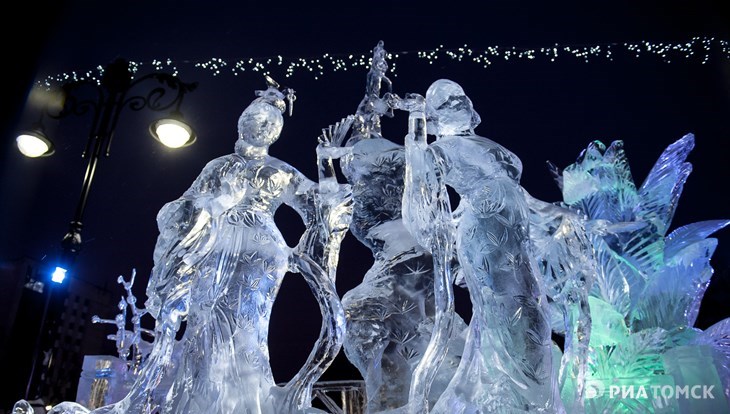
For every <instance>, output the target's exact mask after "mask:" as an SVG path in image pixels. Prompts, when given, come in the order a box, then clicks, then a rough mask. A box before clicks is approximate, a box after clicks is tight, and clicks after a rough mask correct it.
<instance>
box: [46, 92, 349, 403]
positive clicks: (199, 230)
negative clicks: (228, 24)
mask: <svg viewBox="0 0 730 414" xmlns="http://www.w3.org/2000/svg"><path fill="white" fill-rule="evenodd" d="M268 86H269V87H268V89H267V90H265V91H258V92H257V95H258V98H257V99H255V100H254V101H253V102H252V103H251V104H250V105H249V106H248V107H247V108H246V109H245V110H244V111H243V113H242V114H241V117H240V118H239V122H238V133H239V139H238V141H237V142H236V146H235V152H234V153H233V154H229V155H225V156H222V157H219V158H217V159H215V160H213V161H211V162H209V163H208V164H207V165H206V166H205V168H204V169H203V171H202V172H201V173H200V175H199V176H198V178H197V179H196V180H195V182H194V183H193V184H192V186H191V187H190V188H189V189H188V190H187V191H186V192H185V193H184V194H183V195H182V197H180V198H179V199H177V200H175V201H172V202H170V203H167V204H166V205H165V206H164V207H163V208H162V209H161V210H160V212H159V214H158V225H159V230H160V235H159V237H158V241H157V245H156V247H155V252H154V262H155V266H154V268H153V273H152V276H151V278H150V283H149V285H148V289H147V295H148V298H149V299H148V301H147V303H146V307H147V309H148V310H149V311H150V313H151V314H152V315H153V316H155V318H156V321H157V326H156V332H157V336H156V338H157V340H156V342H155V344H154V347H153V350H152V351H151V353H150V359H148V360H147V361H146V362H145V364H144V365H143V368H142V372H141V373H140V375H139V378H138V380H137V382H136V383H135V384H134V386H133V388H132V391H131V392H130V393H129V394H128V395H127V397H126V398H124V399H123V400H122V401H120V402H118V403H115V404H113V405H110V406H106V407H102V408H99V409H97V410H95V411H94V412H95V413H97V412H98V413H130V414H131V413H134V414H137V413H148V412H153V411H155V410H158V411H159V412H163V413H175V414H181V413H191V414H192V413H195V414H198V413H203V412H205V413H221V414H222V413H226V414H228V413H252V412H254V413H272V414H274V413H276V414H278V413H290V412H320V411H319V410H316V409H314V408H311V388H312V385H313V384H314V382H315V381H316V380H317V379H318V378H319V377H320V376H321V374H322V373H323V372H324V370H325V369H326V368H327V367H328V366H329V364H330V363H331V362H332V361H333V360H334V358H335V356H336V355H337V353H338V352H339V350H340V347H341V345H342V340H343V336H344V324H345V320H344V311H343V309H342V306H341V304H340V301H339V297H338V296H337V293H336V291H335V286H334V280H333V279H331V277H330V274H332V273H334V272H332V271H331V269H328V268H327V267H328V265H331V264H332V261H331V260H328V259H327V258H326V257H324V254H325V253H327V252H329V253H333V252H334V253H336V249H337V248H338V246H336V245H333V243H339V241H340V240H341V237H338V235H341V234H342V233H343V232H344V231H346V224H347V223H349V211H350V204H351V198H350V197H349V186H347V185H337V186H334V187H333V186H332V185H330V186H329V187H328V188H327V189H326V190H324V191H320V188H319V186H318V185H317V183H315V182H312V181H311V180H309V179H307V178H306V177H305V176H304V175H303V174H301V173H300V172H299V171H297V170H296V169H295V168H294V167H292V166H290V165H289V164H287V163H285V162H283V161H281V160H278V159H276V158H274V157H271V156H269V155H268V148H269V146H270V145H271V144H273V143H274V142H275V141H276V140H277V139H278V137H279V134H280V132H281V128H282V125H283V116H282V112H283V111H284V109H285V106H286V104H285V103H284V98H285V96H284V94H283V93H282V91H280V90H279V89H278V84H276V83H275V82H274V81H273V80H271V79H270V78H269V79H268ZM289 92H293V91H289ZM290 103H291V100H290ZM282 204H287V205H289V206H291V207H292V208H293V209H294V210H296V211H297V212H298V213H299V214H300V216H301V217H302V219H303V220H304V222H305V224H306V226H307V230H306V231H305V233H304V235H302V237H301V239H300V242H299V244H298V245H297V246H295V247H294V248H291V247H289V246H287V244H286V243H285V241H284V239H283V237H282V235H281V233H280V232H279V229H278V228H277V227H276V224H275V223H274V213H275V211H276V209H277V208H278V207H279V206H281V205H282ZM333 226H334V227H333ZM330 235H334V236H333V237H329V236H330ZM335 256H336V254H335ZM334 264H335V265H336V263H334ZM287 271H291V272H295V273H301V274H302V275H303V276H304V278H305V280H306V281H307V283H308V284H309V285H310V288H311V290H312V292H313V294H314V295H315V297H316V299H317V301H318V303H319V305H320V309H321V311H322V319H323V322H322V330H321V332H320V337H319V339H318V341H317V342H316V344H315V347H314V349H313V350H312V352H311V353H310V356H309V358H308V360H307V362H306V363H305V365H304V366H303V367H302V369H301V370H300V371H299V372H298V373H297V374H296V375H295V376H294V378H292V380H291V381H289V382H288V383H287V385H286V386H283V387H279V386H277V385H276V384H275V383H274V378H273V375H272V372H271V368H270V365H269V353H268V342H267V341H268V324H269V317H270V315H271V309H272V305H273V303H274V300H275V299H276V294H277V292H278V289H279V287H280V286H281V282H282V279H283V277H284V275H285V273H286V272H287ZM182 321H185V322H186V323H187V326H186V330H185V333H184V335H183V337H182V339H181V340H180V342H176V341H175V334H176V332H177V330H178V329H179V327H180V324H181V322H182ZM174 348H178V350H179V351H180V356H179V358H178V359H173V358H172V352H173V349H174ZM170 377H172V384H171V385H170V386H169V391H168V392H167V393H166V394H165V395H160V393H159V391H160V390H158V386H159V385H160V384H161V382H163V381H166V380H170ZM166 389H167V387H166ZM71 408H74V409H76V408H77V407H75V406H74V407H69V410H70V409H71ZM58 412H69V413H70V412H71V411H58ZM73 412H76V411H73Z"/></svg>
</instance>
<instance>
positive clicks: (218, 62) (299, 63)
mask: <svg viewBox="0 0 730 414" xmlns="http://www.w3.org/2000/svg"><path fill="white" fill-rule="evenodd" d="M618 54H622V55H624V56H629V57H631V58H637V59H638V58H650V57H651V58H655V59H659V60H660V61H661V62H664V63H672V62H677V61H682V60H685V61H694V62H699V63H700V64H706V63H708V62H709V61H710V59H713V58H717V59H730V42H729V41H727V40H721V39H716V38H714V37H699V36H697V37H693V38H691V39H690V40H687V41H683V42H652V41H646V40H643V41H638V42H624V43H604V44H594V45H559V44H554V45H552V46H543V47H539V48H525V47H517V46H511V47H504V46H490V47H487V48H484V49H475V48H472V47H469V46H468V45H466V44H465V45H463V46H460V47H456V48H446V47H444V46H443V45H439V46H438V47H436V48H434V49H430V50H412V51H399V52H388V56H387V59H388V64H389V68H388V74H389V76H393V77H397V76H398V71H397V68H398V66H399V65H398V63H399V61H400V60H401V59H404V58H406V57H415V58H417V59H420V60H424V61H426V62H427V64H430V65H432V64H435V63H437V62H439V61H452V62H461V63H471V64H475V65H478V66H480V67H482V68H485V69H486V68H489V67H490V66H492V65H495V64H503V63H509V62H519V61H549V62H556V61H558V60H568V59H569V60H572V61H576V60H577V61H580V62H585V63H589V62H592V61H599V60H602V61H613V60H614V58H615V57H616V56H617V55H618ZM370 60H371V51H367V53H361V54H354V53H340V54H333V53H324V54H322V55H321V56H314V57H286V56H268V57H248V58H242V59H223V58H217V57H213V58H209V59H207V60H204V61H190V60H173V59H155V60H152V61H151V62H136V61H131V62H130V70H131V72H132V73H133V74H135V73H140V72H141V71H143V70H148V69H147V68H151V70H155V71H165V72H168V73H172V74H173V75H177V74H178V73H179V68H181V67H183V66H185V67H186V68H187V67H192V68H195V69H198V70H203V71H206V72H209V73H210V74H212V75H213V76H222V75H226V74H228V75H232V76H239V75H243V74H245V73H247V72H255V73H260V74H262V75H272V74H273V73H274V72H276V73H283V76H285V77H287V78H288V77H292V76H294V75H298V74H300V73H304V74H307V75H309V76H311V77H313V78H314V79H320V78H322V77H324V76H325V75H326V74H328V73H331V72H340V71H347V70H350V69H355V68H361V67H369V65H370ZM103 73H104V67H103V66H97V67H96V68H94V69H91V70H87V71H83V72H77V71H72V72H64V73H60V74H57V75H52V76H48V77H46V78H45V79H44V80H42V81H40V82H39V83H40V84H41V85H44V86H46V87H49V88H50V87H52V86H53V85H56V84H63V83H67V82H74V81H82V80H91V81H96V82H97V83H99V82H101V78H102V75H103Z"/></svg>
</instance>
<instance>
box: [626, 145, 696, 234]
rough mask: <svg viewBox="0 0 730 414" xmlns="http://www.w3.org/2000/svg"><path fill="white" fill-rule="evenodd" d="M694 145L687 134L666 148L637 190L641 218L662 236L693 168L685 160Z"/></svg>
mask: <svg viewBox="0 0 730 414" xmlns="http://www.w3.org/2000/svg"><path fill="white" fill-rule="evenodd" d="M694 144H695V140H694V135H692V134H687V135H685V136H684V137H682V138H681V139H679V140H678V141H676V142H674V143H673V144H671V145H669V146H668V147H667V148H666V149H665V150H664V152H663V153H662V154H661V156H659V160H657V162H656V163H655V164H654V167H653V168H652V169H651V171H650V172H649V175H648V176H647V177H646V179H645V180H644V183H643V184H642V185H641V188H639V197H640V199H641V204H640V210H641V215H642V218H643V219H644V220H646V221H649V222H651V223H653V224H654V225H655V226H656V228H657V232H658V234H660V235H662V236H664V234H666V231H667V229H668V227H669V224H670V223H671V221H672V217H673V216H674V212H675V210H676V208H677V202H678V201H679V197H680V196H681V195H682V189H683V188H684V183H685V181H687V177H688V176H689V174H690V173H691V172H692V165H691V164H690V163H688V162H685V160H686V159H687V156H688V155H689V153H690V151H692V149H693V148H694Z"/></svg>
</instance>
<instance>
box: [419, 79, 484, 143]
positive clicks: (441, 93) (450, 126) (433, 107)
mask: <svg viewBox="0 0 730 414" xmlns="http://www.w3.org/2000/svg"><path fill="white" fill-rule="evenodd" d="M426 119H427V122H428V124H427V128H428V132H429V134H434V135H436V136H444V135H463V134H464V133H473V131H474V128H476V126H477V125H479V123H480V122H481V118H480V117H479V114H477V113H476V111H475V110H474V105H472V103H471V99H469V97H467V96H466V94H465V93H464V89H462V88H461V86H460V85H459V84H458V83H456V82H454V81H452V80H448V79H439V80H437V81H436V82H434V83H432V84H431V86H429V88H428V91H426Z"/></svg>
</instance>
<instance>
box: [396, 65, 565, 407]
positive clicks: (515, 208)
mask: <svg viewBox="0 0 730 414" xmlns="http://www.w3.org/2000/svg"><path fill="white" fill-rule="evenodd" d="M391 100H392V105H393V106H395V107H397V108H401V109H405V110H408V111H410V117H409V134H408V135H407V136H406V143H405V148H406V180H405V194H404V203H403V215H404V222H405V225H406V227H408V229H409V230H410V231H411V232H412V234H413V235H414V237H415V238H416V240H418V242H419V243H420V244H421V246H423V247H424V248H427V249H429V250H433V249H446V248H448V247H449V244H450V243H451V241H450V240H449V237H450V236H449V235H448V232H450V231H453V232H454V234H453V238H454V240H453V243H455V248H456V252H457V259H458V262H459V266H460V270H459V271H460V272H461V276H462V277H463V278H464V280H465V282H466V285H467V287H468V289H469V294H470V298H471V302H472V308H473V313H472V319H471V321H470V324H469V332H468V336H467V343H466V346H465V349H464V354H463V357H462V359H461V363H460V365H459V368H458V369H457V372H456V374H455V376H454V378H453V380H452V381H451V383H450V384H449V386H448V388H447V389H446V391H445V392H444V394H443V395H442V396H441V398H440V399H439V400H438V401H437V402H436V405H435V407H434V409H433V412H438V413H472V412H499V413H501V412H527V411H543V412H562V411H563V408H562V403H561V401H560V398H559V396H558V393H557V387H556V386H555V384H554V373H553V368H552V351H551V330H550V323H549V319H548V309H547V308H546V306H547V303H546V297H545V294H544V292H543V291H542V288H541V284H540V281H539V279H538V275H537V274H536V271H535V267H534V263H531V260H532V258H531V257H530V245H529V209H528V205H527V200H526V195H525V193H524V192H523V189H522V187H521V186H520V185H519V180H520V175H521V173H522V164H521V162H520V160H519V158H517V156H515V155H514V154H513V153H511V152H510V151H508V150H507V149H506V148H504V147H503V146H501V145H499V144H497V143H495V142H493V141H491V140H489V139H487V138H484V137H481V136H478V135H476V134H475V133H474V128H475V127H476V126H477V125H478V124H479V122H480V118H479V115H478V114H477V113H476V112H475V111H474V108H473V105H472V103H471V100H470V99H469V98H468V97H467V96H466V94H465V93H464V91H463V89H462V88H461V86H459V85H458V84H457V83H455V82H453V81H450V80H446V79H441V80H437V81H436V82H434V83H433V84H432V85H431V86H430V87H429V89H428V91H427V93H426V97H425V99H424V98H423V97H422V96H420V95H417V94H409V95H407V96H406V97H405V98H404V99H401V98H399V97H397V96H393V97H392V98H391ZM427 120H428V122H427ZM427 132H428V133H429V134H433V135H435V136H436V141H435V142H434V143H432V144H430V145H429V144H428V142H427V140H426V135H427ZM447 185H448V186H451V187H452V188H453V189H454V190H455V191H456V192H457V193H458V194H459V196H460V203H459V207H458V209H456V210H455V211H454V212H453V213H451V212H450V210H448V209H447V207H446V206H448V204H447V202H448V198H447V197H448V193H447V190H446V186H447ZM444 204H446V206H445V205H444ZM447 210H448V211H447ZM447 213H448V214H447Z"/></svg>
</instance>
